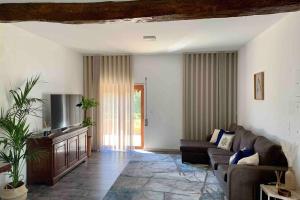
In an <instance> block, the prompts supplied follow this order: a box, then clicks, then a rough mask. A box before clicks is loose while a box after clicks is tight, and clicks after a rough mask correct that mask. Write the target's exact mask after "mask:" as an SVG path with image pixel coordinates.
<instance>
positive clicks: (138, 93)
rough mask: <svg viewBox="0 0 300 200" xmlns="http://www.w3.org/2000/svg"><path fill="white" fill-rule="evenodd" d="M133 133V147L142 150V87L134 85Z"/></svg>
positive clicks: (141, 85)
mask: <svg viewBox="0 0 300 200" xmlns="http://www.w3.org/2000/svg"><path fill="white" fill-rule="evenodd" d="M133 103H134V112H133V115H134V116H133V120H134V126H133V128H134V132H133V146H134V148H135V149H143V148H144V85H143V84H135V85H134V94H133Z"/></svg>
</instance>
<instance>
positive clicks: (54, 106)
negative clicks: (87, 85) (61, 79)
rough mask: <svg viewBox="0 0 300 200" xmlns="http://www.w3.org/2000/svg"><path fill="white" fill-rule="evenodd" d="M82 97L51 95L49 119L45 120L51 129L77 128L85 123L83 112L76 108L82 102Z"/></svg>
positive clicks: (49, 99)
mask: <svg viewBox="0 0 300 200" xmlns="http://www.w3.org/2000/svg"><path fill="white" fill-rule="evenodd" d="M81 99H82V95H74V94H51V95H50V97H48V101H50V102H49V103H48V108H47V113H48V114H47V117H46V119H47V120H45V121H46V123H47V125H48V127H49V126H50V127H51V129H59V128H65V127H70V126H76V125H79V124H80V123H82V121H83V111H82V109H81V108H80V107H78V106H76V105H77V104H78V103H80V102H81ZM49 107H50V108H49Z"/></svg>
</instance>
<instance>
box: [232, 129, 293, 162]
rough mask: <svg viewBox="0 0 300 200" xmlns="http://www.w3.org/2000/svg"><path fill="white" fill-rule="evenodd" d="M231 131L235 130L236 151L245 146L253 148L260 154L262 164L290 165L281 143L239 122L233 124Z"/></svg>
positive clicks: (233, 146) (234, 149) (234, 142)
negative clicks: (246, 127)
mask: <svg viewBox="0 0 300 200" xmlns="http://www.w3.org/2000/svg"><path fill="white" fill-rule="evenodd" d="M229 131H233V132H235V137H234V140H233V144H232V150H233V151H234V152H237V151H239V150H240V149H243V148H245V147H246V148H248V149H253V150H254V152H256V153H258V154H259V164H260V165H274V166H284V167H286V166H288V163H287V159H286V157H285V155H284V153H283V151H282V148H281V146H280V145H278V144H275V143H274V142H272V141H270V140H268V139H267V138H265V137H263V136H257V135H255V134H253V133H252V132H251V131H248V130H246V129H244V128H243V127H242V126H239V125H237V124H231V125H230V127H229Z"/></svg>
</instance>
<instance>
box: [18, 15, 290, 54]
mask: <svg viewBox="0 0 300 200" xmlns="http://www.w3.org/2000/svg"><path fill="white" fill-rule="evenodd" d="M286 15H287V14H275V15H263V16H251V17H235V18H224V19H205V20H187V21H173V22H153V23H133V22H114V23H108V24H83V25H67V24H58V23H45V22H21V23H16V24H15V25H16V26H18V27H20V28H22V29H25V30H27V31H29V32H32V33H34V34H37V35H40V36H42V37H45V38H48V39H50V40H53V41H55V42H57V43H59V44H62V45H64V46H66V47H69V48H72V49H75V50H77V51H79V52H81V53H83V54H91V53H103V54H105V53H110V54H112V53H115V54H117V53H132V54H154V53H180V52H192V51H215V50H237V49H239V48H240V47H241V46H242V45H244V44H245V43H246V42H247V41H249V40H251V39H252V38H254V37H255V36H256V35H258V34H259V33H261V32H263V31H264V30H266V29H267V28H268V27H270V26H272V25H273V24H274V23H276V22H277V21H279V20H280V19H282V18H283V17H284V16H286ZM144 35H155V36H156V37H157V40H156V41H155V42H153V41H144V40H143V36H144Z"/></svg>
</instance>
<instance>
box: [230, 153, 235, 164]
mask: <svg viewBox="0 0 300 200" xmlns="http://www.w3.org/2000/svg"><path fill="white" fill-rule="evenodd" d="M236 154H237V152H235V153H234V154H233V155H232V156H230V158H229V164H231V163H232V161H233V160H234V159H235V157H236Z"/></svg>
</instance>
